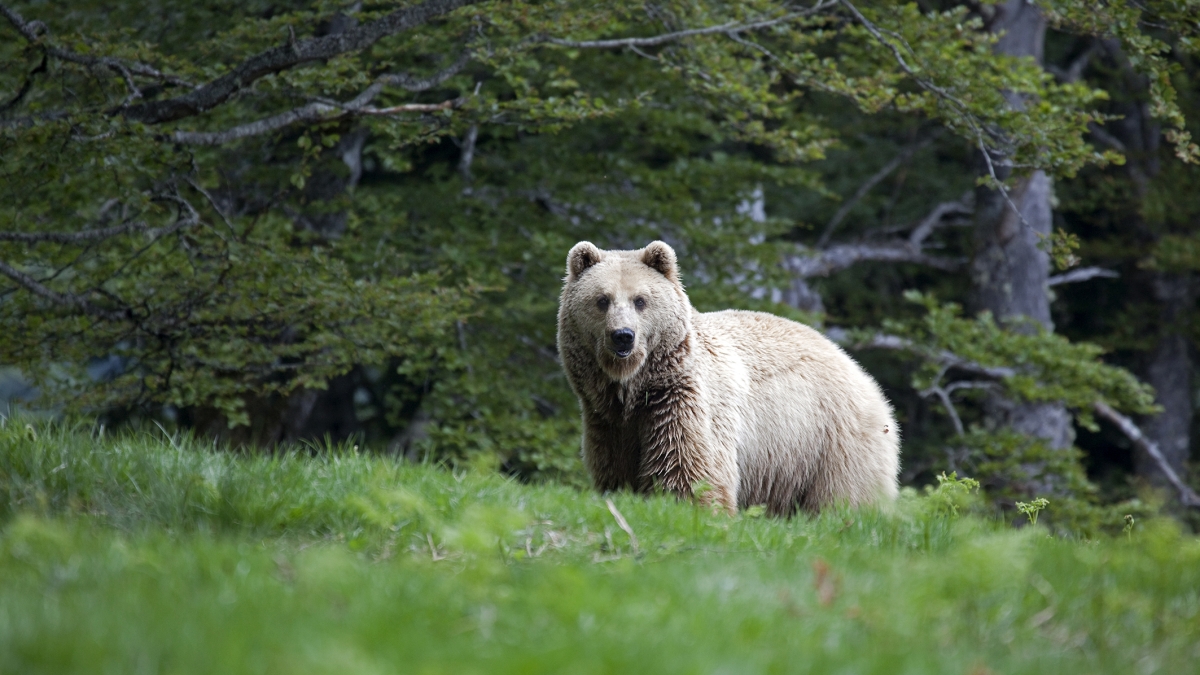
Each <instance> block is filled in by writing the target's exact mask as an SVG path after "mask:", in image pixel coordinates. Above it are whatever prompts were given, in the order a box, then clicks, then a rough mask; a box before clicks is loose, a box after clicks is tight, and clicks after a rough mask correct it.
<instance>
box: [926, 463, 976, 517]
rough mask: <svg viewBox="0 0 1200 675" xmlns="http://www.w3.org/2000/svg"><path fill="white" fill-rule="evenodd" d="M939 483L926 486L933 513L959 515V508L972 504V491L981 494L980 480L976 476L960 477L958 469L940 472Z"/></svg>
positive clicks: (927, 499) (928, 501)
mask: <svg viewBox="0 0 1200 675" xmlns="http://www.w3.org/2000/svg"><path fill="white" fill-rule="evenodd" d="M937 482H938V485H937V487H936V488H934V487H933V486H930V485H927V486H925V496H926V504H928V506H929V510H930V512H931V513H934V514H937V515H943V516H957V515H959V510H960V509H962V508H965V507H967V506H969V505H970V503H971V501H972V497H971V493H972V492H974V493H975V494H976V495H978V494H979V481H977V480H975V479H974V478H967V477H965V476H964V477H962V478H959V477H958V472H957V471H951V472H950V475H949V476H947V475H946V473H945V472H942V473H940V474H938V476H937Z"/></svg>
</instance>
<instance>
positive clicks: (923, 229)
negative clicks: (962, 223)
mask: <svg viewBox="0 0 1200 675" xmlns="http://www.w3.org/2000/svg"><path fill="white" fill-rule="evenodd" d="M972 197H973V194H972V193H971V192H967V193H966V194H965V195H963V196H962V197H960V198H959V200H958V201H955V202H942V203H941V204H938V205H937V206H935V207H933V210H932V211H930V212H929V214H928V215H926V216H925V217H924V218H922V219H921V222H919V223H917V226H916V227H914V228H913V230H912V232H911V233H910V234H909V235H908V244H909V245H910V246H913V247H917V248H920V247H921V245H922V244H924V243H925V240H926V239H928V238H929V235H931V234H933V231H934V230H935V229H937V228H938V227H939V226H941V225H942V224H943V223H942V221H943V220H944V219H946V218H949V217H959V218H962V217H966V216H970V215H972V214H973V213H975V209H974V208H972V206H971V200H972Z"/></svg>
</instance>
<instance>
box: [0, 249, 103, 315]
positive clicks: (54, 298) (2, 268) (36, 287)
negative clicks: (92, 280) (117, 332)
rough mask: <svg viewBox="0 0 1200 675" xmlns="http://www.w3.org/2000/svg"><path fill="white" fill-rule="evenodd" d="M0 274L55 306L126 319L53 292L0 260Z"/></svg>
mask: <svg viewBox="0 0 1200 675" xmlns="http://www.w3.org/2000/svg"><path fill="white" fill-rule="evenodd" d="M0 274H3V275H4V276H6V277H8V278H9V279H11V280H12V281H14V282H15V283H16V284H17V285H18V286H20V287H21V288H24V289H25V290H27V291H29V292H30V293H33V294H34V295H36V296H38V297H40V298H44V299H46V300H49V301H50V302H52V303H54V304H56V305H63V306H66V307H74V308H76V309H80V310H82V311H83V312H84V313H86V314H90V315H92V316H96V317H99V318H102V319H106V320H108V321H122V320H124V319H125V318H127V312H113V311H110V310H107V309H104V308H103V307H98V306H96V305H94V304H92V303H91V302H90V301H88V300H87V299H86V298H83V297H80V296H78V295H73V294H72V295H68V294H64V293H59V292H57V291H54V290H52V289H50V288H48V287H46V286H45V285H43V284H41V283H40V282H38V281H37V280H36V279H34V278H33V277H31V276H29V275H28V274H25V273H24V272H22V271H21V270H18V269H17V268H15V267H12V266H11V265H9V264H8V263H6V262H4V261H3V260H0Z"/></svg>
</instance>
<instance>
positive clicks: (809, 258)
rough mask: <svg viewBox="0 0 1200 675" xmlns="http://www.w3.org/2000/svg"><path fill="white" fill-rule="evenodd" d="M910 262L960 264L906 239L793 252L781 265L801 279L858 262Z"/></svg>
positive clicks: (950, 266)
mask: <svg viewBox="0 0 1200 675" xmlns="http://www.w3.org/2000/svg"><path fill="white" fill-rule="evenodd" d="M807 251H808V250H806V252H807ZM866 261H876V262H909V263H916V264H918V265H927V266H929V267H934V268H936V269H940V270H947V271H954V270H958V269H960V268H961V267H962V266H963V261H962V260H960V259H958V258H947V257H943V256H933V255H928V254H926V253H923V252H922V251H921V249H920V247H918V246H911V245H909V243H908V242H896V243H892V244H839V245H836V246H830V247H829V248H826V249H823V250H820V251H816V252H815V253H813V254H812V255H803V254H801V255H793V256H788V257H786V258H784V263H783V264H784V267H785V268H786V269H787V270H788V271H790V272H791V273H792V274H793V275H794V276H797V277H800V278H802V279H808V278H810V277H825V276H829V275H830V274H833V273H834V272H839V271H841V270H844V269H846V268H848V267H851V266H852V265H854V264H856V263H860V262H866Z"/></svg>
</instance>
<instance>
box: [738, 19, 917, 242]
mask: <svg viewBox="0 0 1200 675" xmlns="http://www.w3.org/2000/svg"><path fill="white" fill-rule="evenodd" d="M748 44H749V43H748ZM940 135H941V130H938V131H936V132H934V133H932V134H930V135H929V136H927V137H925V138H924V139H922V140H920V141H918V142H916V143H913V144H912V145H909V146H908V147H906V148H904V149H903V150H901V151H900V153H899V154H897V155H896V156H895V157H893V158H892V160H891V161H890V162H888V163H887V164H884V165H883V168H881V169H880V170H879V171H876V172H875V173H874V174H873V175H872V176H871V177H870V178H868V179H867V180H866V182H865V183H863V184H862V185H860V186H859V187H858V189H857V190H855V191H854V194H853V195H851V197H850V198H849V199H847V200H846V201H845V202H844V203H843V204H842V206H841V208H839V209H838V210H837V213H835V214H833V218H830V219H829V223H828V224H827V225H825V231H824V232H822V233H821V237H820V238H819V239H817V245H816V246H817V248H824V247H825V245H826V244H828V243H829V237H830V235H832V234H833V231H834V230H835V229H837V226H838V225H840V224H841V223H842V221H843V220H845V219H846V216H848V215H850V210H851V209H853V208H854V207H855V205H857V204H858V203H859V202H860V201H862V199H863V197H865V196H867V193H868V192H870V191H871V189H872V188H874V187H875V186H876V185H878V184H879V183H880V182H881V181H882V180H883V179H884V178H887V177H888V176H889V175H891V173H892V172H893V171H895V170H896V169H898V168H900V165H901V164H904V163H905V162H907V161H908V160H909V159H911V158H912V156H913V155H915V154H917V153H918V152H920V151H921V150H923V149H924V148H926V147H927V146H928V145H929V144H930V143H932V142H934V141H935V140H937V137H938V136H940Z"/></svg>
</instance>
